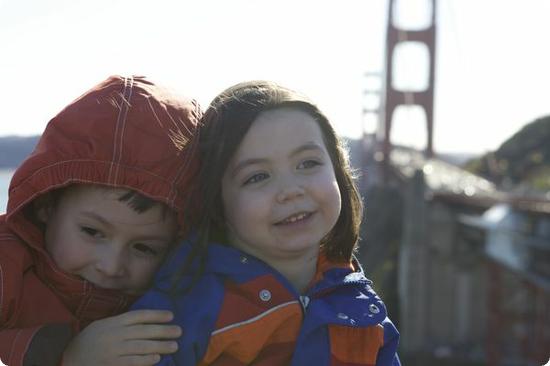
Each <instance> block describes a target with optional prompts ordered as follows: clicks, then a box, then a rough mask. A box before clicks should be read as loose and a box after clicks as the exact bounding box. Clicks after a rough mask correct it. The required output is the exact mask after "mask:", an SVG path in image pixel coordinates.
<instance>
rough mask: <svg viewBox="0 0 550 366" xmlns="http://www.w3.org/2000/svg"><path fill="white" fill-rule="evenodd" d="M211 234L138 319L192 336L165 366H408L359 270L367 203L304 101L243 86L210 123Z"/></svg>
mask: <svg viewBox="0 0 550 366" xmlns="http://www.w3.org/2000/svg"><path fill="white" fill-rule="evenodd" d="M203 121H204V125H203V127H202V130H201V131H200V140H199V147H200V151H201V154H202V171H201V177H200V179H201V183H202V188H201V192H200V195H199V198H200V200H201V203H202V205H203V206H202V207H203V210H204V211H203V213H202V214H201V217H202V221H201V223H200V225H199V227H198V232H197V234H196V235H195V236H194V237H193V238H191V239H190V240H189V241H188V242H186V243H184V244H183V245H182V246H181V247H180V248H179V249H178V251H177V253H176V254H175V255H174V256H173V257H172V258H171V260H170V261H169V262H168V263H166V265H165V266H164V267H163V268H162V269H161V271H160V272H159V274H158V276H157V280H156V286H155V288H154V289H153V290H151V291H149V292H148V293H147V294H146V295H145V296H144V297H143V298H142V299H141V300H140V301H138V303H137V304H136V305H135V308H152V307H153V308H159V309H167V310H171V311H172V312H173V313H174V314H175V317H174V322H175V323H176V324H178V325H180V326H182V327H183V330H184V331H183V333H184V334H183V336H182V337H181V338H180V339H179V340H178V343H179V349H178V352H177V353H175V354H173V355H170V356H164V358H163V359H162V361H161V363H160V364H161V365H174V364H175V365H296V366H298V365H300V366H301V365H312V366H313V365H315V366H318V365H399V359H398V357H397V354H396V348H397V343H398V338H399V333H398V332H397V330H396V329H395V327H394V325H393V324H392V323H391V321H390V320H389V319H388V317H387V315H386V309H385V307H384V304H383V303H382V301H381V300H380V298H379V297H378V296H377V295H376V294H375V293H374V291H373V290H372V288H371V286H370V285H371V281H369V280H368V279H367V278H365V276H364V274H363V271H362V269H361V267H360V265H359V263H358V262H357V260H356V259H355V258H354V256H353V252H354V250H355V247H356V245H357V240H358V232H359V225H360V220H361V211H362V205H361V199H360V197H359V195H358V192H357V190H356V187H355V185H354V182H353V177H352V174H351V170H350V166H349V162H348V159H347V156H346V153H345V151H344V149H343V146H342V143H341V141H340V140H339V138H338V137H337V135H336V133H335V132H334V130H333V128H332V126H331V125H330V123H329V121H328V119H327V118H326V117H325V115H324V114H323V113H321V111H320V110H319V109H318V108H317V107H316V106H315V105H314V104H313V103H312V102H310V101H309V100H308V99H307V98H305V97H304V96H302V95H300V94H298V93H296V92H294V91H292V90H289V89H287V88H284V87H281V86H278V85H276V84H274V83H271V82H264V81H254V82H247V83H242V84H238V85H235V86H233V87H231V88H229V89H227V90H226V91H224V92H222V93H221V94H220V95H219V96H218V97H216V98H215V99H214V101H213V102H212V104H211V105H210V107H209V109H208V110H207V112H206V114H205V118H204V120H203Z"/></svg>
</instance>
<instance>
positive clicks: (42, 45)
mask: <svg viewBox="0 0 550 366" xmlns="http://www.w3.org/2000/svg"><path fill="white" fill-rule="evenodd" d="M400 2H401V3H403V5H402V6H403V8H402V9H408V10H407V11H405V12H403V13H402V14H404V15H402V18H401V20H402V21H406V19H407V18H408V17H409V18H414V19H417V20H418V19H422V12H421V11H420V10H419V9H422V8H423V7H422V4H424V3H425V2H428V1H420V0H401V1H400ZM406 4H408V7H407V8H404V6H405V5H406ZM411 6H412V7H411ZM386 12H387V3H386V1H385V0H338V1H336V0H332V1H323V0H277V1H263V0H231V1H229V0H200V1H199V0H195V1H190V0H173V1H169V0H157V1H145V0H93V1H92V0H88V1H85V0H48V1H44V0H0V50H1V51H0V52H1V56H0V81H1V84H0V100H1V105H0V107H1V117H0V118H1V119H0V135H12V134H18V135H30V134H38V133H40V132H41V131H42V130H43V129H44V127H45V125H46V123H47V121H48V120H49V119H50V118H52V117H53V116H54V115H55V114H56V113H57V112H58V111H59V110H61V109H62V108H63V107H64V106H65V105H66V104H67V103H69V102H70V101H72V100H73V99H74V98H76V97H77V96H79V95H80V94H81V93H83V92H84V91H85V90H87V89H88V88H89V87H91V86H93V85H94V84H96V83H97V82H99V81H101V80H103V79H105V78H106V77H107V76H108V75H111V74H125V75H127V74H141V75H147V76H149V77H150V78H151V79H153V80H155V81H158V82H161V83H163V84H167V85H168V86H170V87H172V88H174V89H176V90H177V91H178V92H180V93H184V94H188V95H191V96H194V97H195V98H197V99H198V100H199V101H200V102H201V104H202V105H203V106H204V107H206V106H207V104H208V103H209V102H210V100H211V99H212V98H213V97H214V96H215V95H216V94H217V93H219V92H220V91H222V90H223V89H225V88H226V87H228V86H230V85H232V84H234V83H237V82H240V81H244V80H249V79H269V80H274V81H277V82H279V83H282V84H284V85H287V86H289V87H292V88H295V89H298V90H300V91H302V92H305V93H306V94H308V95H309V96H310V97H311V98H312V99H313V100H314V101H316V102H317V103H318V104H319V106H320V107H321V109H323V110H324V111H325V112H326V113H327V114H328V115H329V117H330V118H331V120H332V121H333V123H334V124H335V126H336V128H337V130H338V131H339V132H340V133H341V134H343V135H347V136H359V135H360V134H361V131H362V128H363V127H362V125H363V119H362V115H361V111H362V107H363V104H364V103H365V102H366V101H365V98H364V97H363V89H364V88H365V86H366V84H367V83H368V81H367V80H366V79H365V77H364V73H365V72H367V71H380V70H382V69H383V65H384V61H383V60H384V39H385V23H386ZM414 13H419V14H420V15H419V14H416V16H413V17H411V15H414ZM437 18H438V19H437V24H438V33H437V56H436V57H437V59H436V100H435V139H434V146H435V149H436V151H440V152H483V151H487V150H490V149H494V148H496V147H497V146H498V145H499V144H500V143H501V142H503V141H504V140H505V139H506V138H508V137H509V136H511V135H512V134H513V133H514V132H515V131H517V130H518V129H519V128H520V127H521V126H523V125H524V124H526V123H528V122H531V121H533V120H534V119H535V118H538V117H541V116H544V115H550V93H549V92H548V90H549V86H550V66H549V65H550V48H549V47H548V46H547V44H548V36H549V35H550V21H548V20H549V19H550V1H547V0H507V1H501V0H439V6H438V10H437ZM413 56H414V52H413V53H412V54H411V56H410V58H402V60H404V61H402V64H400V69H399V72H400V73H401V75H402V80H401V82H402V83H403V84H404V85H409V86H414V84H415V83H418V81H417V80H418V76H419V75H420V76H421V75H422V74H423V73H424V72H425V69H424V67H423V65H422V64H421V63H420V62H418V61H416V59H415V58H414V57H413ZM397 118H398V119H397ZM395 125H396V128H395V132H394V133H393V135H392V136H393V137H394V139H395V140H396V141H398V142H402V143H407V144H411V145H416V146H419V145H421V144H422V143H423V141H424V140H423V139H424V138H425V137H424V136H425V133H424V125H423V122H422V119H421V118H417V117H416V113H415V112H414V110H410V111H407V110H405V111H404V112H402V113H400V115H399V116H396V120H395Z"/></svg>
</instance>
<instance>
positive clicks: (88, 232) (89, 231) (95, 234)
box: [80, 226, 103, 238]
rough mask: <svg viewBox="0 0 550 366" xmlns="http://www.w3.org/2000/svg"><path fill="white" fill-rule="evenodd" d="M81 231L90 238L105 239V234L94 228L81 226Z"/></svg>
mask: <svg viewBox="0 0 550 366" xmlns="http://www.w3.org/2000/svg"><path fill="white" fill-rule="evenodd" d="M80 230H81V231H82V232H83V233H84V234H86V235H88V236H91V237H93V238H101V237H103V233H102V232H101V231H99V230H97V229H94V228H93V227H89V226H81V227H80Z"/></svg>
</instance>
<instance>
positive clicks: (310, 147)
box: [231, 141, 324, 177]
mask: <svg viewBox="0 0 550 366" xmlns="http://www.w3.org/2000/svg"><path fill="white" fill-rule="evenodd" d="M304 151H320V152H323V151H324V149H323V148H322V147H321V145H319V144H318V143H316V142H314V141H308V142H306V143H305V144H303V145H300V146H298V147H297V148H295V149H294V150H292V151H291V152H290V154H288V156H289V157H293V156H295V155H298V154H300V153H302V152H304ZM268 160H269V159H268V158H251V159H245V160H242V161H240V162H239V163H238V164H237V165H235V167H233V169H232V170H231V176H232V177H234V176H236V175H237V173H238V172H239V171H240V170H241V169H243V168H245V167H247V166H249V165H254V164H262V163H267V162H268Z"/></svg>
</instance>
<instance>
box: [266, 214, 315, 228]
mask: <svg viewBox="0 0 550 366" xmlns="http://www.w3.org/2000/svg"><path fill="white" fill-rule="evenodd" d="M311 215H313V213H312V212H298V213H296V214H294V215H291V216H289V217H287V218H285V219H283V220H281V221H279V222H276V223H275V225H288V224H295V223H297V222H302V221H304V220H307V219H308V218H310V217H311Z"/></svg>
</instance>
